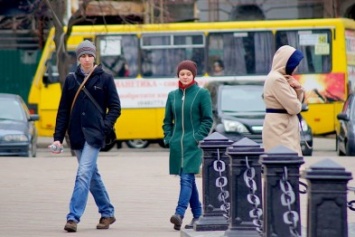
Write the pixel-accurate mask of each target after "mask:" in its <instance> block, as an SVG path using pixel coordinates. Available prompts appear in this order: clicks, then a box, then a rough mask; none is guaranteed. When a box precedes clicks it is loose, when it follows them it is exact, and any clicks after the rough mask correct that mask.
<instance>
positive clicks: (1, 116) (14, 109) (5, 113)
mask: <svg viewBox="0 0 355 237" xmlns="http://www.w3.org/2000/svg"><path fill="white" fill-rule="evenodd" d="M0 120H19V121H23V120H24V113H23V111H22V109H21V104H20V103H19V102H18V101H16V100H12V99H7V98H5V99H4V98H3V99H1V100H0Z"/></svg>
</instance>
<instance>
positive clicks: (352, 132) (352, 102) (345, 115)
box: [336, 94, 355, 156]
mask: <svg viewBox="0 0 355 237" xmlns="http://www.w3.org/2000/svg"><path fill="white" fill-rule="evenodd" d="M337 119H338V120H339V126H338V127H337V128H336V150H337V153H338V155H339V156H345V155H346V156H355V95H354V94H350V95H349V96H348V98H347V100H346V101H345V103H344V105H343V109H342V111H341V113H339V114H338V115H337Z"/></svg>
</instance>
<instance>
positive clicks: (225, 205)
mask: <svg viewBox="0 0 355 237" xmlns="http://www.w3.org/2000/svg"><path fill="white" fill-rule="evenodd" d="M213 169H214V170H215V171H216V172H218V177H217V179H216V187H217V188H219V189H220V193H219V194H218V200H219V201H220V202H222V205H221V207H220V208H221V210H222V211H223V212H224V214H223V216H224V217H225V218H226V219H229V210H230V203H229V202H227V199H228V198H229V196H230V195H229V192H228V190H226V189H225V187H226V186H227V185H228V179H227V177H226V176H224V175H223V174H222V173H223V172H225V171H226V163H225V162H224V161H223V160H221V157H220V153H219V149H217V160H215V161H214V162H213Z"/></svg>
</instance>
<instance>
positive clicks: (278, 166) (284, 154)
mask: <svg viewBox="0 0 355 237" xmlns="http://www.w3.org/2000/svg"><path fill="white" fill-rule="evenodd" d="M260 163H261V164H262V165H263V166H264V174H263V177H264V192H263V193H264V199H263V207H264V218H263V236H265V237H285V236H292V237H300V236H301V219H300V193H299V177H300V175H299V168H300V166H301V165H302V164H303V163H304V160H303V157H300V156H298V154H297V153H296V152H294V151H292V150H290V149H289V148H287V147H284V146H277V147H275V148H273V149H271V150H270V151H268V152H267V153H265V154H264V155H261V156H260Z"/></svg>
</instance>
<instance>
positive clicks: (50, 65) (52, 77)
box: [43, 51, 78, 85]
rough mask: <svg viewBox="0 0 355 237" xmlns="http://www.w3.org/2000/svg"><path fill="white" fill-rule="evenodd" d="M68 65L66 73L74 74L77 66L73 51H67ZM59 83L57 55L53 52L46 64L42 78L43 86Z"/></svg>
mask: <svg viewBox="0 0 355 237" xmlns="http://www.w3.org/2000/svg"><path fill="white" fill-rule="evenodd" d="M68 54H69V64H68V72H74V71H75V70H76V66H77V63H78V61H77V59H76V56H75V52H74V51H69V52H68ZM57 82H59V73H58V67H57V53H56V52H53V53H52V55H51V57H50V58H49V59H48V60H47V62H46V72H45V73H44V76H43V83H44V84H46V85H47V84H51V83H57Z"/></svg>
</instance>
